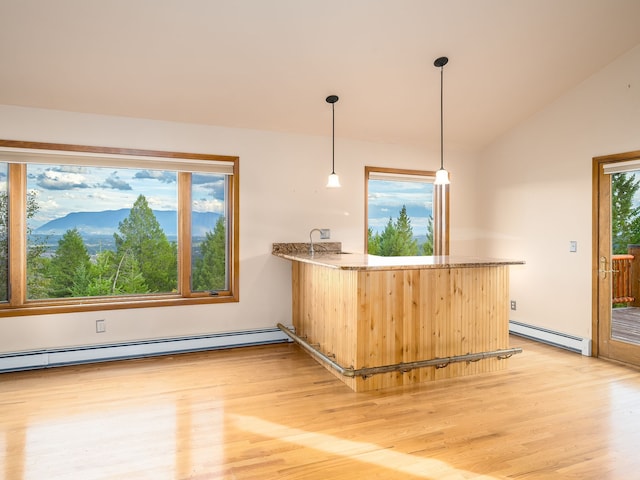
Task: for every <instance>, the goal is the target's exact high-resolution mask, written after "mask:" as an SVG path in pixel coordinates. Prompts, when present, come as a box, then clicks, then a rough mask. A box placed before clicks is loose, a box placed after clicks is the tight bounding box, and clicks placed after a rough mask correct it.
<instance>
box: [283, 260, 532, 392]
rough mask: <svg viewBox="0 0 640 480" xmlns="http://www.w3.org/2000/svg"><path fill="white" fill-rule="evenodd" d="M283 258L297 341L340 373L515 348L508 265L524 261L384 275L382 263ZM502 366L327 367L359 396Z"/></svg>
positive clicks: (496, 362) (398, 268)
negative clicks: (365, 373) (287, 263)
mask: <svg viewBox="0 0 640 480" xmlns="http://www.w3.org/2000/svg"><path fill="white" fill-rule="evenodd" d="M281 256H282V255H281ZM284 257H285V258H289V259H290V260H293V262H292V287H293V292H292V293H293V295H292V298H293V325H294V327H295V330H296V333H297V335H298V336H300V337H302V338H305V339H306V341H307V342H308V343H309V344H311V345H313V346H314V347H315V348H316V349H318V350H319V351H321V352H322V353H324V354H325V355H327V356H329V357H330V358H332V359H333V360H335V361H336V362H337V363H338V364H340V365H341V366H343V367H347V368H349V367H351V368H354V369H356V370H357V369H360V368H364V367H377V366H384V365H394V364H398V363H407V362H414V361H420V360H428V359H434V358H446V357H451V356H456V355H465V354H469V353H480V352H487V351H494V350H500V349H507V348H509V318H508V308H509V307H508V306H509V295H508V292H509V265H510V264H514V263H521V262H505V263H504V264H500V263H499V262H495V261H494V262H488V263H487V264H483V263H482V262H481V261H478V260H475V261H473V262H470V263H468V264H465V263H462V264H460V262H457V265H458V266H451V265H453V264H451V265H450V264H447V263H446V262H445V263H443V264H442V265H435V266H434V265H404V266H403V265H392V266H390V267H388V268H385V267H384V266H381V265H377V263H378V262H377V261H376V262H373V263H376V266H373V267H371V266H366V265H358V260H355V261H352V262H351V263H352V264H351V265H344V264H342V265H338V266H336V265H332V264H331V263H338V264H340V263H341V262H344V259H342V258H341V259H339V260H336V262H332V261H331V260H330V259H327V258H321V259H310V258H304V256H302V257H300V256H297V258H296V255H293V256H292V255H289V256H284ZM368 257H371V256H368ZM378 258H379V257H378ZM347 261H348V260H347ZM367 263H371V262H367ZM392 263H393V262H392ZM506 365H507V361H506V360H504V359H498V358H487V359H482V360H480V361H477V362H458V363H450V364H448V365H447V366H446V367H442V368H438V367H436V366H428V367H422V368H419V369H414V370H410V371H407V372H402V371H396V372H391V373H383V374H376V375H372V376H370V377H367V378H362V377H353V378H349V377H346V376H343V375H341V374H340V373H338V372H336V371H335V370H333V369H331V368H329V367H327V368H328V369H329V371H331V372H332V373H333V374H334V375H336V376H337V377H338V378H340V380H342V381H343V382H344V383H346V384H347V385H348V386H349V387H350V388H352V389H353V390H354V391H356V392H360V391H366V390H373V389H380V388H387V387H394V386H400V385H407V384H412V383H419V382H425V381H432V380H437V379H443V378H452V377H458V376H463V375H472V374H477V373H483V372H490V371H495V370H501V369H504V368H506Z"/></svg>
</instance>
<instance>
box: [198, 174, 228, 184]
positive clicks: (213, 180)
mask: <svg viewBox="0 0 640 480" xmlns="http://www.w3.org/2000/svg"><path fill="white" fill-rule="evenodd" d="M191 183H193V184H194V185H205V184H208V183H209V184H212V185H224V175H218V174H215V173H193V174H192V175H191Z"/></svg>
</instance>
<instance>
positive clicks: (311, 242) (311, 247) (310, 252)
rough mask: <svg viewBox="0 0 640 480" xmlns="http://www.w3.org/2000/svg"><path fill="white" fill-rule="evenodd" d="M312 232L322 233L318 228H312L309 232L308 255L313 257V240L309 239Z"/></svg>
mask: <svg viewBox="0 0 640 480" xmlns="http://www.w3.org/2000/svg"><path fill="white" fill-rule="evenodd" d="M313 232H320V233H321V234H322V231H321V230H320V229H319V228H314V229H313V230H311V231H310V232H309V255H313V238H311V235H312V234H313Z"/></svg>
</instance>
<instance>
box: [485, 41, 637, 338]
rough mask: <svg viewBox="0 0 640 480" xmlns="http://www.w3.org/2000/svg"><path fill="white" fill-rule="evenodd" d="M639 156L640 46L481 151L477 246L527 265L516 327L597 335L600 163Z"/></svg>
mask: <svg viewBox="0 0 640 480" xmlns="http://www.w3.org/2000/svg"><path fill="white" fill-rule="evenodd" d="M549 75H553V72H552V71H550V72H549ZM522 94H523V95H526V94H527V92H522ZM633 150H640V46H638V47H636V48H635V49H633V50H631V51H630V52H628V53H627V54H626V55H624V56H622V57H620V58H618V59H616V60H615V61H613V62H612V63H611V64H610V65H609V66H608V67H607V68H605V69H603V70H602V71H600V72H599V73H597V74H596V75H594V76H593V77H591V78H589V79H587V80H586V81H584V82H583V83H582V84H580V85H578V86H577V87H575V88H574V89H573V90H571V91H570V92H569V93H568V94H566V95H564V96H562V97H561V98H559V99H558V100H557V101H555V102H554V103H553V104H552V105H550V106H549V107H547V108H544V109H543V110H541V111H540V112H538V113H537V114H536V115H534V116H533V117H532V118H530V119H528V120H527V121H526V122H524V123H523V124H521V125H520V126H519V127H517V128H515V129H513V130H511V131H510V132H508V134H507V135H505V136H504V137H503V138H501V139H499V140H498V141H496V142H495V143H494V144H493V145H492V146H491V147H490V148H488V149H487V150H486V151H484V152H483V153H482V154H481V164H482V169H481V171H480V173H479V183H480V189H479V190H478V191H479V196H478V204H479V205H478V207H479V209H480V214H479V222H480V224H481V225H482V227H483V231H482V232H481V233H480V235H479V237H480V238H479V242H478V248H479V249H480V252H481V253H483V254H486V255H494V256H507V257H513V258H518V259H524V260H526V262H527V265H526V266H523V267H513V268H512V270H511V272H512V273H511V298H512V299H515V300H516V301H517V306H518V308H517V310H516V311H515V312H511V319H512V320H517V321H520V322H523V323H528V324H533V325H538V326H542V327H545V328H550V329H554V330H558V331H562V332H565V333H569V334H573V335H577V336H581V337H585V338H591V298H592V297H591V295H592V292H591V278H592V265H591V248H592V241H591V235H592V231H591V229H592V216H591V215H592V203H591V202H592V178H591V176H592V174H591V167H592V158H593V157H596V156H601V155H607V154H613V153H622V152H628V151H633ZM571 240H576V241H577V242H578V252H577V253H569V241H571Z"/></svg>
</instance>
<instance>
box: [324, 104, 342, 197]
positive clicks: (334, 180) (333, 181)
mask: <svg viewBox="0 0 640 480" xmlns="http://www.w3.org/2000/svg"><path fill="white" fill-rule="evenodd" d="M326 101H327V103H330V104H331V174H330V175H329V178H328V180H327V187H328V188H337V187H340V178H339V177H338V175H337V174H336V102H337V101H338V96H337V95H329V96H328V97H327V98H326Z"/></svg>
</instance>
